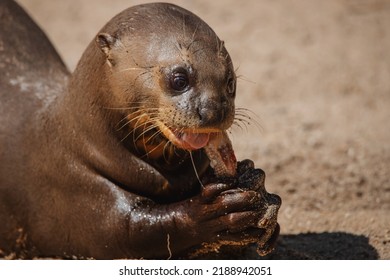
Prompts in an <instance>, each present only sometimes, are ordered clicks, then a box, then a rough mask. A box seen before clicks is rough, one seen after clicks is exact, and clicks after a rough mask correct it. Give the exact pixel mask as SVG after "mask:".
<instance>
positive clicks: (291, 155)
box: [18, 0, 390, 259]
mask: <svg viewBox="0 0 390 280" xmlns="http://www.w3.org/2000/svg"><path fill="white" fill-rule="evenodd" d="M18 2H19V3H20V4H21V5H22V6H23V7H24V8H25V9H26V10H27V11H28V12H29V14H30V15H31V16H32V17H33V18H34V19H35V20H36V21H37V22H38V24H39V25H40V26H41V27H42V29H43V30H44V31H45V32H46V33H47V35H48V37H49V38H50V39H51V40H52V42H53V44H54V46H55V47H56V49H57V50H58V51H59V53H60V55H61V56H62V58H63V59H64V61H65V63H66V64H67V65H68V67H69V69H70V70H72V71H73V70H74V68H75V66H76V64H77V61H78V59H79V58H80V56H81V54H82V52H83V50H84V49H85V48H86V46H87V45H88V43H89V42H90V41H91V40H92V39H93V38H94V36H95V35H96V33H97V32H98V31H99V29H100V28H101V27H102V26H103V25H104V24H105V23H106V22H107V21H108V20H109V19H110V18H112V17H113V16H114V15H116V14H117V13H119V12H120V11H122V10H124V9H125V8H128V7H130V6H133V5H135V4H139V3H147V2H150V1H131V0H113V1H107V0H106V1H105V0H68V1H49V0H18ZM169 2H172V3H175V4H178V5H180V6H182V7H184V8H186V9H188V10H190V11H192V12H194V13H195V14H197V15H198V16H200V17H201V18H202V19H203V20H204V21H206V22H207V23H208V24H209V25H210V26H211V27H212V28H213V29H214V30H215V31H216V33H217V34H218V36H219V37H220V38H221V39H222V40H224V41H225V46H226V48H227V49H228V51H229V53H230V54H231V56H232V59H233V62H234V65H235V67H236V68H237V74H238V75H239V76H240V79H239V83H238V91H237V103H236V104H237V107H244V108H247V109H249V110H251V111H252V112H253V113H250V116H251V117H252V118H253V119H254V120H253V125H251V126H248V128H246V129H245V128H244V129H242V130H241V129H239V128H237V127H236V128H233V129H232V136H231V137H232V140H233V145H234V148H235V151H236V155H237V157H238V158H239V159H244V158H250V159H252V160H254V161H255V163H256V166H257V167H259V168H262V169H263V170H264V171H265V172H266V174H267V179H266V188H267V190H268V191H269V192H273V193H277V194H279V195H280V196H281V197H282V200H283V205H282V208H281V209H280V215H279V222H280V225H281V229H282V230H281V237H280V239H279V243H278V247H277V249H276V250H275V252H274V253H272V254H271V255H269V256H268V257H267V258H277V259H280V258H296V259H378V258H379V259H390V124H389V122H390V1H386V0H330V1H321V0H298V1H281V0H274V1H271V0H252V1H250V0H246V1H233V0H225V1H208V0H202V1H201V0H198V1H184V0H182V1H169ZM256 123H257V124H259V125H256ZM259 126H260V128H259ZM243 254H244V255H241V256H238V257H242V258H245V257H254V256H253V255H250V254H249V253H243ZM245 254H246V255H245Z"/></svg>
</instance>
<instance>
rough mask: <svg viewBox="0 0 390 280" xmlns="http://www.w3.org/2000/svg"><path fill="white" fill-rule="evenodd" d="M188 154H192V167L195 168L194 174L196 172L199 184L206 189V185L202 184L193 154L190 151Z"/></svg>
mask: <svg viewBox="0 0 390 280" xmlns="http://www.w3.org/2000/svg"><path fill="white" fill-rule="evenodd" d="M188 152H189V154H190V159H191V163H192V167H193V168H194V172H195V175H196V178H197V179H198V182H199V184H200V185H201V187H202V188H204V185H203V184H202V181H201V180H200V177H199V174H198V171H197V170H196V165H195V161H194V157H193V156H192V152H191V151H188Z"/></svg>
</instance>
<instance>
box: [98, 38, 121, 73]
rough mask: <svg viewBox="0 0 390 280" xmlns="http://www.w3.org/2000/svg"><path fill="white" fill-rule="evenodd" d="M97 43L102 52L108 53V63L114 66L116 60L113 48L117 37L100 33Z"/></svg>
mask: <svg viewBox="0 0 390 280" xmlns="http://www.w3.org/2000/svg"><path fill="white" fill-rule="evenodd" d="M96 43H97V45H98V46H99V48H100V49H101V50H102V52H103V53H104V54H105V55H106V57H107V62H108V64H109V65H110V66H114V65H115V62H114V61H113V59H112V56H111V49H112V48H113V47H114V46H115V45H116V43H117V38H115V37H113V36H111V35H110V34H107V33H100V34H98V35H97V36H96Z"/></svg>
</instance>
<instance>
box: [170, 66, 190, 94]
mask: <svg viewBox="0 0 390 280" xmlns="http://www.w3.org/2000/svg"><path fill="white" fill-rule="evenodd" d="M170 83H171V88H172V89H174V90H176V91H179V92H182V91H185V90H186V89H187V88H188V86H189V84H190V82H189V79H188V75H187V73H186V72H184V71H179V72H174V73H173V74H172V76H171V78H170Z"/></svg>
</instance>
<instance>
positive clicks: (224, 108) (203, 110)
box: [197, 100, 229, 126]
mask: <svg viewBox="0 0 390 280" xmlns="http://www.w3.org/2000/svg"><path fill="white" fill-rule="evenodd" d="M228 112H229V106H228V102H227V101H222V102H216V101H214V100H209V101H207V102H205V103H204V104H203V106H201V107H200V108H198V109H197V113H198V116H199V120H200V123H201V125H202V126H220V125H221V124H223V123H224V121H225V119H226V115H227V114H228Z"/></svg>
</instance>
